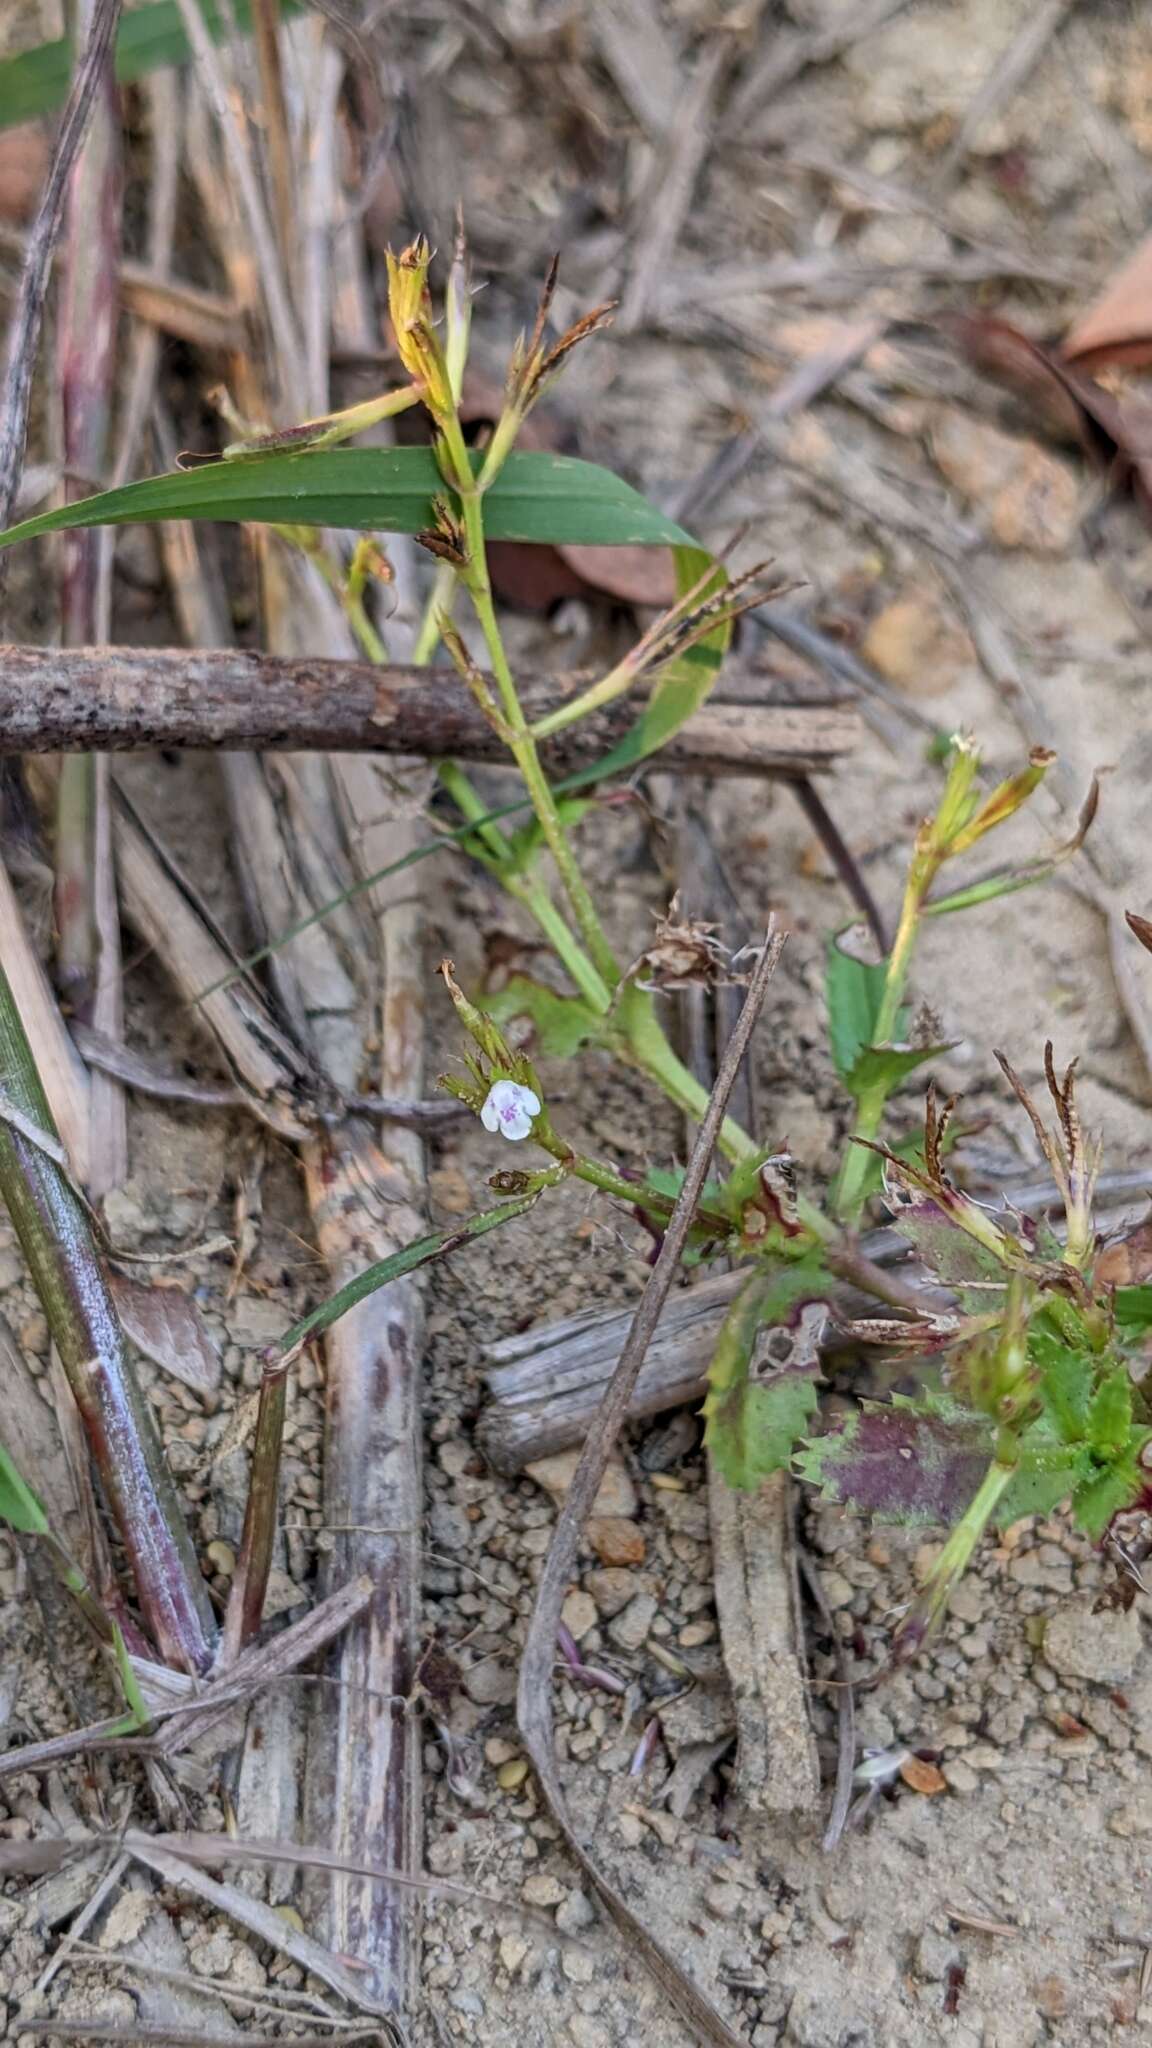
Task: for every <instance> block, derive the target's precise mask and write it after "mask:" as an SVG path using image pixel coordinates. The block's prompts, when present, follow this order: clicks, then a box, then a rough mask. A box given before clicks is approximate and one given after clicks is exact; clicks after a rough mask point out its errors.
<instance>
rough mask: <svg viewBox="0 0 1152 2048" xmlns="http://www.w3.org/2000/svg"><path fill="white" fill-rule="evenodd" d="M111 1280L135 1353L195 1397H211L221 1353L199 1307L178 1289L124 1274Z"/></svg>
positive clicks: (216, 1385) (118, 1310)
mask: <svg viewBox="0 0 1152 2048" xmlns="http://www.w3.org/2000/svg"><path fill="white" fill-rule="evenodd" d="M110 1281H111V1287H112V1298H113V1300H114V1301H115V1303H116V1311H117V1314H118V1315H119V1317H120V1321H121V1322H122V1323H123V1325H124V1328H125V1330H126V1331H127V1333H128V1335H129V1337H130V1338H131V1339H132V1342H133V1344H134V1345H135V1346H136V1349H137V1350H138V1351H142V1352H143V1354H144V1356H145V1358H150V1359H151V1360H152V1363H153V1365H158V1366H159V1367H160V1368H161V1370H162V1371H163V1372H168V1373H171V1375H172V1377H173V1379H175V1380H182V1381H183V1383H184V1385H185V1386H186V1387H191V1388H192V1389H193V1391H194V1392H195V1393H197V1394H210V1393H212V1392H213V1390H214V1389H215V1388H216V1387H218V1386H219V1384H220V1353H219V1352H218V1351H217V1349H216V1346H215V1344H214V1343H213V1341H212V1338H211V1336H210V1335H209V1332H208V1327H207V1325H206V1323H205V1321H204V1318H203V1316H202V1315H201V1313H200V1311H199V1309H198V1308H197V1306H196V1303H195V1302H194V1301H192V1300H190V1298H189V1296H188V1295H186V1294H185V1293H184V1292H183V1290H182V1289H181V1288H179V1287H148V1286H146V1285H145V1284H144V1282H143V1281H140V1280H131V1279H129V1278H128V1276H127V1274H125V1273H112V1274H111V1275H110Z"/></svg>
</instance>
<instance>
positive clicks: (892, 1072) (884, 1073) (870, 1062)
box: [840, 1041, 955, 1095]
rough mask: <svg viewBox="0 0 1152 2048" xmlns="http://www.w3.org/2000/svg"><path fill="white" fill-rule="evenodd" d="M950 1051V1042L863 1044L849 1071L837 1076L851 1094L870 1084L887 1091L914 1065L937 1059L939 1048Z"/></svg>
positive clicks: (860, 1093)
mask: <svg viewBox="0 0 1152 2048" xmlns="http://www.w3.org/2000/svg"><path fill="white" fill-rule="evenodd" d="M954 1042H955V1041H953V1043H954ZM951 1051H952V1045H951V1044H942V1045H918V1046H914V1045H864V1046H861V1048H860V1050H859V1051H858V1053H857V1054H856V1057H855V1059H854V1060H853V1062H852V1066H851V1068H850V1070H849V1072H848V1073H847V1074H842V1075H841V1077H840V1078H841V1080H842V1081H843V1083H844V1086H845V1087H846V1088H847V1090H848V1092H849V1094H850V1095H863V1094H864V1093H865V1092H866V1091H867V1090H869V1089H872V1088H882V1089H883V1091H884V1093H885V1094H886V1095H889V1094H891V1092H892V1090H893V1088H898V1087H899V1085H900V1083H901V1081H903V1080H905V1079H906V1077H907V1076H908V1075H909V1074H914V1073H915V1071H916V1069H917V1067H923V1066H926V1065H927V1063H928V1061H929V1060H934V1059H939V1057H940V1054H941V1053H942V1052H951Z"/></svg>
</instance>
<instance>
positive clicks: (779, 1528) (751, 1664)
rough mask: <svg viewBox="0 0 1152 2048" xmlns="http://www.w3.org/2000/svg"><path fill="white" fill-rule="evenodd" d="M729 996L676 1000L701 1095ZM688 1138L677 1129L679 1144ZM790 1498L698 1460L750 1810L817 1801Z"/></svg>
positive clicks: (690, 858)
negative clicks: (740, 1484)
mask: <svg viewBox="0 0 1152 2048" xmlns="http://www.w3.org/2000/svg"><path fill="white" fill-rule="evenodd" d="M803 786H805V787H810V785H803ZM830 822H831V821H830V820H829V823H830ZM833 832H834V828H833ZM678 837H679V841H680V845H679V861H678V868H679V875H680V901H681V903H682V905H683V909H684V913H685V915H686V916H689V917H700V918H706V919H708V920H710V921H714V922H715V923H717V924H718V925H719V927H720V929H721V930H722V931H723V934H724V939H725V943H726V944H727V945H728V946H729V947H731V948H733V949H735V948H738V947H739V946H741V945H743V944H744V943H745V942H746V940H747V938H748V936H749V934H748V932H747V930H746V929H745V928H744V926H743V922H742V920H741V919H740V917H739V912H738V910H737V911H736V915H735V918H734V917H733V910H734V908H735V906H734V905H733V902H732V895H731V888H730V885H729V884H728V880H727V877H726V875H725V872H724V868H723V864H722V862H721V861H720V858H719V856H718V854H717V851H716V848H715V846H714V845H713V843H712V839H711V837H710V835H709V833H708V830H707V825H706V822H705V820H704V818H703V817H701V816H698V815H697V814H696V813H695V812H693V811H692V810H690V809H689V810H688V811H687V814H686V816H685V817H684V818H683V819H682V822H681V830H680V833H679V835H678ZM737 999H738V991H737V990H736V989H734V988H725V987H723V986H721V987H719V988H717V989H715V990H712V991H705V990H704V989H701V988H689V989H687V990H685V992H684V994H683V996H682V998H681V1003H682V1006H683V1007H682V1014H684V1013H686V1016H685V1021H686V1022H687V1024H688V1025H689V1027H690V1029H691V1036H692V1040H693V1044H692V1046H691V1048H690V1049H689V1048H686V1056H687V1057H688V1058H689V1064H690V1065H691V1067H692V1071H693V1073H694V1074H695V1076H696V1079H697V1080H698V1081H700V1082H702V1083H703V1085H704V1086H705V1087H711V1085H712V1083H713V1081H714V1079H715V1074H716V1069H717V1066H718V1064H719V1061H720V1060H721V1058H722V1057H723V1053H724V1049H725V1046H726V1045H727V1043H728V1040H729V1038H730V1036H731V1032H732V1027H733V1023H734V1016H735V1002H736V1000H737ZM693 1027H694V1028H693ZM736 1086H737V1088H740V1089H742V1091H743V1094H744V1096H745V1097H746V1098H747V1099H746V1101H745V1102H744V1103H743V1104H741V1105H740V1106H739V1107H738V1108H737V1111H736V1113H737V1115H739V1116H740V1117H741V1119H742V1121H744V1123H745V1126H746V1128H747V1129H749V1130H752V1131H755V1130H756V1129H757V1127H758V1119H757V1117H756V1115H755V1111H754V1107H753V1104H752V1101H751V1094H752V1084H751V1076H750V1075H749V1074H748V1072H747V1062H745V1063H744V1066H743V1068H742V1069H741V1071H740V1073H739V1074H738V1077H737V1083H736ZM734 1095H735V1090H734ZM691 1136H692V1133H691V1130H689V1142H690V1141H691ZM795 1493H796V1489H795V1486H794V1483H793V1481H792V1479H791V1477H790V1475H789V1474H788V1473H787V1472H775V1473H773V1474H772V1476H771V1477H770V1478H769V1479H767V1480H765V1482H764V1484H763V1485H762V1486H761V1488H760V1489H759V1491H758V1492H757V1493H755V1494H741V1493H738V1492H737V1491H736V1490H735V1488H733V1487H731V1486H729V1485H728V1483H727V1481H726V1480H725V1479H724V1477H723V1476H722V1474H721V1473H720V1472H719V1471H718V1470H717V1468H716V1464H715V1461H714V1460H712V1459H710V1460H709V1466H708V1519H709V1525H710V1533H711V1538H712V1577H713V1583H714V1586H715V1592H716V1614H717V1619H718V1621H719V1624H720V1647H721V1651H722V1654H723V1658H724V1668H725V1670H726V1672H727V1674H728V1682H729V1684H730V1686H731V1688H732V1700H733V1704H734V1706H735V1710H736V1737H737V1741H736V1767H735V1774H734V1782H733V1790H734V1793H735V1796H736V1798H737V1800H738V1802H739V1804H740V1806H741V1807H742V1808H744V1809H745V1810H746V1811H748V1812H752V1813H762V1814H772V1815H778V1814H811V1813H812V1812H813V1811H814V1810H815V1809H816V1807H817V1805H818V1802H819V1797H820V1768H819V1764H818V1761H817V1757H816V1744H815V1739H814V1736H813V1732H812V1726H811V1721H810V1717H809V1713H808V1693H807V1673H806V1668H805V1659H804V1631H803V1623H802V1619H801V1612H800V1594H799V1582H798V1575H797V1565H796V1544H795V1528H794V1521H795V1511H796V1500H795Z"/></svg>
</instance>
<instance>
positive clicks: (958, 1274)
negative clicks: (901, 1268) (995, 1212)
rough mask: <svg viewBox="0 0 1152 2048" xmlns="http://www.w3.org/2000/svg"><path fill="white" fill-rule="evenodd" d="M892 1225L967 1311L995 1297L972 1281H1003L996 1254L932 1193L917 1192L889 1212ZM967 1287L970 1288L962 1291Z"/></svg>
mask: <svg viewBox="0 0 1152 2048" xmlns="http://www.w3.org/2000/svg"><path fill="white" fill-rule="evenodd" d="M892 1223H893V1227H894V1228H895V1229H896V1230H898V1231H899V1233H900V1235H901V1237H904V1238H907V1240H908V1242H909V1244H910V1245H912V1247H913V1249H914V1250H915V1251H916V1252H917V1254H918V1255H919V1257H920V1258H921V1259H922V1260H923V1262H924V1264H925V1266H927V1268H928V1271H929V1272H930V1273H933V1274H935V1275H936V1277H937V1279H939V1280H942V1281H943V1282H944V1285H945V1286H946V1287H952V1288H955V1289H956V1291H957V1293H958V1295H959V1299H960V1302H961V1306H962V1307H964V1308H965V1309H966V1310H967V1311H968V1313H969V1314H976V1313H979V1311H980V1310H981V1309H986V1308H987V1307H988V1306H989V1301H990V1300H994V1299H995V1296H989V1294H988V1293H987V1292H984V1293H983V1295H981V1294H980V1293H979V1292H977V1291H976V1290H975V1289H973V1287H972V1283H973V1282H978V1283H986V1282H990V1281H997V1282H1002V1281H1003V1280H1004V1279H1005V1277H1006V1275H1005V1271H1004V1268H1003V1266H1002V1265H1001V1264H1000V1262H999V1260H998V1259H997V1257H996V1255H995V1253H994V1252H993V1251H991V1250H990V1249H989V1248H988V1247H987V1246H986V1245H983V1244H981V1243H980V1242H979V1240H978V1239H977V1238H974V1237H971V1236H970V1235H969V1234H968V1232H967V1231H966V1230H961V1228H960V1226H959V1224H957V1223H954V1222H953V1221H952V1218H951V1217H950V1216H949V1214H948V1212H947V1210H946V1209H944V1208H943V1207H942V1206H941V1204H940V1203H939V1202H937V1201H934V1200H933V1198H932V1197H931V1195H926V1194H921V1193H919V1192H918V1191H917V1192H916V1193H915V1194H913V1195H912V1196H911V1197H910V1199H908V1200H907V1201H904V1202H901V1203H899V1204H898V1206H897V1207H895V1208H894V1209H893V1212H892ZM965 1287H967V1288H968V1289H969V1290H970V1291H969V1292H968V1293H967V1294H965V1292H964V1290H965Z"/></svg>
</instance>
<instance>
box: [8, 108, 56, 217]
mask: <svg viewBox="0 0 1152 2048" xmlns="http://www.w3.org/2000/svg"><path fill="white" fill-rule="evenodd" d="M48 156H49V151H48V137H47V134H46V133H45V131H44V129H43V128H42V127H41V126H40V123H39V122H38V121H25V122H23V123H22V124H21V126H20V127H19V128H9V129H6V130H5V132H4V133H3V134H0V220H3V221H7V222H9V223H10V224H11V225H12V226H13V227H23V226H24V225H25V224H26V223H27V222H28V221H30V220H31V218H32V215H33V214H34V213H35V211H36V201H37V200H38V199H39V197H40V187H41V186H42V184H43V183H44V180H45V178H46V176H47V175H48Z"/></svg>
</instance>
